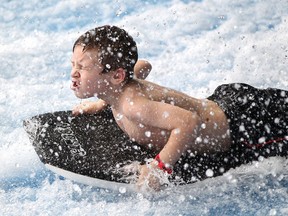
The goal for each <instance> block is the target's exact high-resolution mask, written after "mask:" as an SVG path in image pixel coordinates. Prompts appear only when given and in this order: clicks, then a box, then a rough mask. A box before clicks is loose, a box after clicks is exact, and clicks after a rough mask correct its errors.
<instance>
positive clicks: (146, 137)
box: [113, 112, 170, 149]
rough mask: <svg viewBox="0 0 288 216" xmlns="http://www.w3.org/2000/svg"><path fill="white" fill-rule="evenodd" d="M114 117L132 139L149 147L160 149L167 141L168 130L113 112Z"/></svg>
mask: <svg viewBox="0 0 288 216" xmlns="http://www.w3.org/2000/svg"><path fill="white" fill-rule="evenodd" d="M113 115H114V118H115V120H116V123H117V124H118V126H119V127H120V128H121V129H122V130H123V131H124V132H125V133H126V134H127V135H128V136H129V138H130V139H131V140H133V141H136V142H137V143H139V144H140V145H144V146H146V147H149V148H155V149H162V148H163V146H164V145H165V144H166V142H167V141H168V138H169V136H170V132H169V131H167V130H163V129H160V128H156V127H151V126H147V125H144V124H142V123H141V122H133V121H130V120H129V119H127V118H126V117H125V116H123V115H121V114H120V113H116V112H113Z"/></svg>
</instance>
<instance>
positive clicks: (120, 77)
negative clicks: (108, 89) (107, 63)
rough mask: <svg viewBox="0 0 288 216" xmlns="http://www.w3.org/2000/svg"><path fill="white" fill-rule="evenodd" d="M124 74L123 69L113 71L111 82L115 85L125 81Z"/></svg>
mask: <svg viewBox="0 0 288 216" xmlns="http://www.w3.org/2000/svg"><path fill="white" fill-rule="evenodd" d="M125 77H126V73H125V70H124V69H123V68H118V69H116V70H115V71H113V75H112V78H111V82H112V83H113V84H115V85H117V84H120V83H122V82H123V81H124V80H125Z"/></svg>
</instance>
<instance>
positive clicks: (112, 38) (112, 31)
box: [73, 25, 138, 79]
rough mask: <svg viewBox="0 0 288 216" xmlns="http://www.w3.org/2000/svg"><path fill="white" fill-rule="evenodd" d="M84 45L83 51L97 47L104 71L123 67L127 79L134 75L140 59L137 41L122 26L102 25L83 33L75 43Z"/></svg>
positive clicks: (75, 44)
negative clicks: (136, 64)
mask: <svg viewBox="0 0 288 216" xmlns="http://www.w3.org/2000/svg"><path fill="white" fill-rule="evenodd" d="M77 45H81V46H83V52H84V51H86V50H89V49H97V50H98V56H99V60H100V64H102V66H103V67H104V69H103V73H107V72H109V71H110V70H116V69H118V68H123V69H124V70H125V72H126V79H131V78H132V77H133V69H134V66H135V63H136V62H137V60H138V52H137V46H136V42H135V41H134V40H133V38H132V37H131V36H130V35H129V34H128V33H127V32H126V31H125V30H124V29H121V28H118V27H116V26H109V25H105V26H100V27H97V28H95V29H91V30H89V31H87V32H86V33H84V34H83V35H81V36H80V37H79V38H78V39H77V40H76V41H75V43H74V46H73V52H74V49H75V46H77Z"/></svg>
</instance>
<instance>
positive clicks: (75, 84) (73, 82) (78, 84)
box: [70, 80, 80, 91]
mask: <svg viewBox="0 0 288 216" xmlns="http://www.w3.org/2000/svg"><path fill="white" fill-rule="evenodd" d="M79 86H80V83H78V82H77V81H75V80H72V83H71V86H70V87H71V89H72V90H73V91H75V90H77V89H78V88H79Z"/></svg>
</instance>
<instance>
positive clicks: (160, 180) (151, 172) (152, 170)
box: [136, 162, 169, 191]
mask: <svg viewBox="0 0 288 216" xmlns="http://www.w3.org/2000/svg"><path fill="white" fill-rule="evenodd" d="M168 182H169V180H168V177H167V175H165V173H164V172H163V170H160V169H159V168H158V167H157V166H156V165H155V164H154V163H153V162H152V163H150V164H149V165H146V164H145V165H142V166H141V167H140V175H139V178H138V181H137V184H136V185H137V187H138V189H140V190H151V189H153V190H154V191H159V190H160V189H161V186H162V185H163V184H165V183H168Z"/></svg>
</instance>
